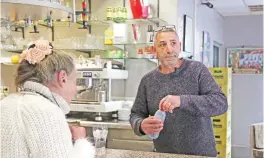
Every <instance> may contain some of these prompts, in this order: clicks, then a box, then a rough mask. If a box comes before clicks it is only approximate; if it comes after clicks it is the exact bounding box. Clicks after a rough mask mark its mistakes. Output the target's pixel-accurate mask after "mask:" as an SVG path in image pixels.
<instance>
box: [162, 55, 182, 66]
mask: <svg viewBox="0 0 264 158" xmlns="http://www.w3.org/2000/svg"><path fill="white" fill-rule="evenodd" d="M173 54H174V55H173V57H174V60H166V57H164V58H163V59H164V60H163V64H164V66H166V67H175V66H176V64H177V63H178V61H179V55H178V54H177V53H173Z"/></svg>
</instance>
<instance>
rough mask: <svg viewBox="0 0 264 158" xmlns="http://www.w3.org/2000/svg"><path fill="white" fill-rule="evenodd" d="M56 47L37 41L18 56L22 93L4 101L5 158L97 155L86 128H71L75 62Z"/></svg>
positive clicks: (2, 135)
mask: <svg viewBox="0 0 264 158" xmlns="http://www.w3.org/2000/svg"><path fill="white" fill-rule="evenodd" d="M52 48H53V47H52V45H51V44H50V43H49V42H48V41H46V40H38V41H35V42H33V43H31V44H30V46H29V48H28V49H26V50H25V51H23V53H22V54H21V55H20V57H21V61H20V65H19V66H18V69H17V76H16V79H15V81H16V85H17V86H18V87H19V88H20V92H19V93H16V94H12V95H9V96H8V97H6V98H5V99H3V100H2V101H1V157H2V158H4V157H8V158H26V157H33V158H52V157H54V158H68V157H69V158H72V157H74V158H82V157H86V158H89V157H94V154H95V152H94V149H93V147H92V145H91V143H89V142H88V141H87V140H86V139H85V137H86V131H85V129H84V128H82V127H70V128H69V126H68V124H67V121H66V118H65V114H67V113H68V112H69V111H70V109H69V103H70V101H71V99H72V97H73V96H74V95H75V92H76V70H75V66H74V60H73V58H72V57H70V56H69V55H67V54H64V53H61V52H56V51H54V50H52ZM72 141H74V142H75V143H74V145H73V143H72Z"/></svg>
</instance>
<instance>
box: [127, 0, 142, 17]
mask: <svg viewBox="0 0 264 158" xmlns="http://www.w3.org/2000/svg"><path fill="white" fill-rule="evenodd" d="M130 8H131V11H132V14H133V18H134V19H140V18H142V5H141V1H140V0H130Z"/></svg>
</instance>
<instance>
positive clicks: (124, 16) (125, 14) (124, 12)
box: [123, 7, 127, 21]
mask: <svg viewBox="0 0 264 158" xmlns="http://www.w3.org/2000/svg"><path fill="white" fill-rule="evenodd" d="M123 18H124V21H126V20H127V9H126V7H124V8H123Z"/></svg>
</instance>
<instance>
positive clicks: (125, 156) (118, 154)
mask: <svg viewBox="0 0 264 158" xmlns="http://www.w3.org/2000/svg"><path fill="white" fill-rule="evenodd" d="M135 157H136V158H209V157H205V156H190V155H178V154H168V153H157V152H146V151H133V150H120V149H106V155H104V156H101V157H100V158H135Z"/></svg>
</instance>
